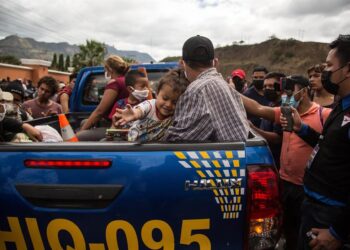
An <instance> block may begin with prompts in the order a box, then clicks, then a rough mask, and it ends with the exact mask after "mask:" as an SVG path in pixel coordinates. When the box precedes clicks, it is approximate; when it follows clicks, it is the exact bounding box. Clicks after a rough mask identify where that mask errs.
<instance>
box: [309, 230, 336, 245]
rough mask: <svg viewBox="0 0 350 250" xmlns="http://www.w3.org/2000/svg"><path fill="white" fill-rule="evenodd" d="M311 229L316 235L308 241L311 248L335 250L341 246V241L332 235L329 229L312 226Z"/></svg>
mask: <svg viewBox="0 0 350 250" xmlns="http://www.w3.org/2000/svg"><path fill="white" fill-rule="evenodd" d="M311 231H312V233H314V234H315V235H317V237H316V238H315V239H313V240H311V241H310V243H309V246H310V247H311V249H312V250H336V249H339V248H340V247H341V242H340V241H339V240H337V239H336V238H334V237H333V235H332V234H331V233H330V231H329V229H320V228H313V229H311Z"/></svg>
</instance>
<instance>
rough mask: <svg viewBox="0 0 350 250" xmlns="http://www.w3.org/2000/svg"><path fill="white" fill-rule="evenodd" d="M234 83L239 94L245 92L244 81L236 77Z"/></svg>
mask: <svg viewBox="0 0 350 250" xmlns="http://www.w3.org/2000/svg"><path fill="white" fill-rule="evenodd" d="M232 81H233V83H234V84H235V88H236V90H237V91H238V92H241V91H242V90H243V87H244V81H242V79H240V78H237V77H234V78H233V79H232Z"/></svg>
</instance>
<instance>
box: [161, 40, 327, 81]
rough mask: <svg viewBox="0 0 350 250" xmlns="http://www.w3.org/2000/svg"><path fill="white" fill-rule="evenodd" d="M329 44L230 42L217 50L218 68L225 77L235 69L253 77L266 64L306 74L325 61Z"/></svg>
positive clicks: (274, 68) (294, 41)
mask: <svg viewBox="0 0 350 250" xmlns="http://www.w3.org/2000/svg"><path fill="white" fill-rule="evenodd" d="M328 50H329V49H328V45H327V44H325V43H318V42H301V41H297V40H294V39H288V40H280V39H277V38H275V39H271V40H267V41H265V42H262V43H259V44H252V45H231V46H225V47H220V48H216V49H215V55H216V57H218V58H219V71H220V72H221V73H222V74H223V76H224V77H226V76H228V75H230V73H231V72H232V70H233V69H236V68H242V69H243V70H244V71H245V72H246V74H247V79H249V80H250V78H251V77H250V76H251V74H252V71H253V68H254V67H255V66H257V65H263V66H265V67H266V68H267V69H268V70H269V71H280V72H284V73H285V74H303V75H306V70H307V69H308V68H309V67H310V66H312V65H313V64H316V63H321V62H324V61H325V60H326V56H327V53H328ZM178 59H180V57H168V58H164V59H163V60H162V61H176V60H178Z"/></svg>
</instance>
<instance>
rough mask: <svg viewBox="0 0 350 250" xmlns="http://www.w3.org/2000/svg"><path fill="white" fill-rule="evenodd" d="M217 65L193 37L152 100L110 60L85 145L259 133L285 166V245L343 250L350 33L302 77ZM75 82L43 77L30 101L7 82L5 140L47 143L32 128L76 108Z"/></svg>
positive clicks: (139, 80)
mask: <svg viewBox="0 0 350 250" xmlns="http://www.w3.org/2000/svg"><path fill="white" fill-rule="evenodd" d="M217 63H218V59H217V58H215V55H214V47H213V44H212V42H211V41H210V40H209V39H208V38H206V37H203V36H194V37H191V38H189V39H188V40H187V41H186V42H185V43H184V45H183V48H182V59H181V60H180V67H179V69H175V70H171V71H169V72H168V73H166V74H165V75H164V76H163V77H162V79H161V80H160V83H159V85H158V89H157V91H156V96H155V97H154V96H153V95H152V91H151V89H150V86H149V81H148V79H147V72H146V71H145V70H144V69H139V70H129V65H128V64H127V63H126V62H125V61H124V60H123V59H122V58H120V57H119V56H109V57H108V58H107V59H106V60H105V63H104V67H105V78H106V80H107V81H108V83H107V85H106V87H105V91H104V94H103V96H102V99H101V101H100V102H99V104H98V106H97V108H96V109H95V110H94V111H93V112H92V113H91V115H90V116H89V117H88V118H87V119H86V120H84V121H83V122H82V124H81V127H80V131H79V132H78V133H77V136H78V138H79V140H80V141H97V140H106V138H105V135H106V131H108V130H109V129H115V130H118V131H119V132H120V131H124V132H126V133H128V135H127V138H128V140H129V141H142V142H145V141H168V142H175V141H190V142H198V141H208V142H210V141H212V142H213V141H214V142H218V141H219V142H222V141H246V140H247V139H248V138H249V137H250V136H254V135H256V134H259V135H260V136H262V137H263V138H265V139H266V141H267V142H268V144H269V146H270V149H271V151H272V154H273V157H274V160H275V163H276V166H277V168H278V170H279V175H280V179H281V194H282V195H281V200H282V204H283V213H284V223H283V225H284V236H285V238H286V249H340V248H341V247H342V246H343V244H345V243H346V242H347V240H349V234H350V226H349V223H348V222H350V195H349V194H350V182H349V179H350V163H349V161H348V160H347V155H349V153H350V36H349V35H340V36H339V37H338V38H337V39H336V40H335V41H333V42H332V43H331V44H330V50H329V53H328V56H327V58H326V60H325V63H323V62H320V63H319V64H317V65H310V68H308V69H305V72H300V74H295V75H287V74H286V72H269V71H268V69H267V68H266V67H264V66H257V67H255V68H254V69H253V71H252V82H251V83H248V81H247V80H246V74H247V73H246V72H245V71H244V70H242V69H239V68H237V69H234V70H233V71H232V74H231V76H230V77H229V78H228V79H227V80H225V79H224V78H223V77H222V75H221V74H220V73H218V71H217V69H216V66H217ZM306 74H307V77H305V76H304V75H306ZM286 82H288V83H289V88H288V89H287V88H286V86H285V85H284V83H286ZM74 83H75V76H74V75H73V76H72V77H71V81H70V83H69V84H67V85H66V86H64V87H63V88H62V89H61V90H59V89H58V86H59V85H58V84H57V81H56V80H55V79H53V78H52V77H49V76H45V77H43V78H41V79H40V80H39V82H38V83H37V89H36V90H35V91H33V93H34V94H33V97H32V99H30V98H29V100H28V96H27V95H26V93H27V92H28V91H26V90H28V89H31V88H33V87H32V85H28V84H24V83H23V82H21V81H18V80H16V81H13V82H10V83H7V84H6V86H5V85H4V86H1V87H2V89H3V90H2V92H0V101H1V105H0V121H1V127H0V128H1V140H2V141H9V140H11V134H12V136H13V134H14V133H18V132H22V131H24V132H26V133H27V134H28V136H29V137H30V138H31V139H33V140H36V141H37V140H39V141H40V140H41V134H40V131H39V130H37V129H36V128H35V127H32V126H30V125H29V124H27V123H25V122H26V121H28V120H30V119H33V118H40V117H45V116H49V115H53V114H60V113H67V112H69V105H68V102H69V96H70V95H71V93H72V89H73V86H74ZM24 85H25V87H24ZM30 86H31V87H30ZM285 106H288V107H290V110H291V112H292V116H291V118H290V119H291V120H292V121H293V124H292V129H291V130H289V129H287V128H288V126H290V122H291V121H290V119H287V118H288V117H286V116H285V115H284V111H283V110H284V107H285ZM8 133H9V134H8ZM107 139H110V138H107ZM119 139H120V138H119ZM307 233H308V235H307ZM311 234H312V235H313V237H311V238H310V237H309V236H310V235H311Z"/></svg>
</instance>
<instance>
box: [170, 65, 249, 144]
mask: <svg viewBox="0 0 350 250" xmlns="http://www.w3.org/2000/svg"><path fill="white" fill-rule="evenodd" d="M248 132H249V124H248V121H247V117H246V111H245V109H244V106H243V103H242V99H241V97H240V95H239V93H238V92H237V91H236V90H234V89H233V88H231V87H229V85H228V84H227V82H226V81H225V80H224V79H223V78H222V76H221V74H219V73H218V72H217V71H216V69H215V68H210V69H208V70H206V71H204V72H202V73H201V74H200V75H199V76H198V77H197V79H196V80H195V81H193V82H192V83H191V84H190V85H189V86H188V87H187V89H186V91H185V93H184V94H183V95H181V96H180V98H179V100H178V102H177V104H176V109H175V113H174V122H173V124H172V126H170V127H169V129H168V131H167V133H166V135H165V140H167V141H206V140H210V141H245V140H246V139H247V137H248Z"/></svg>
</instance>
